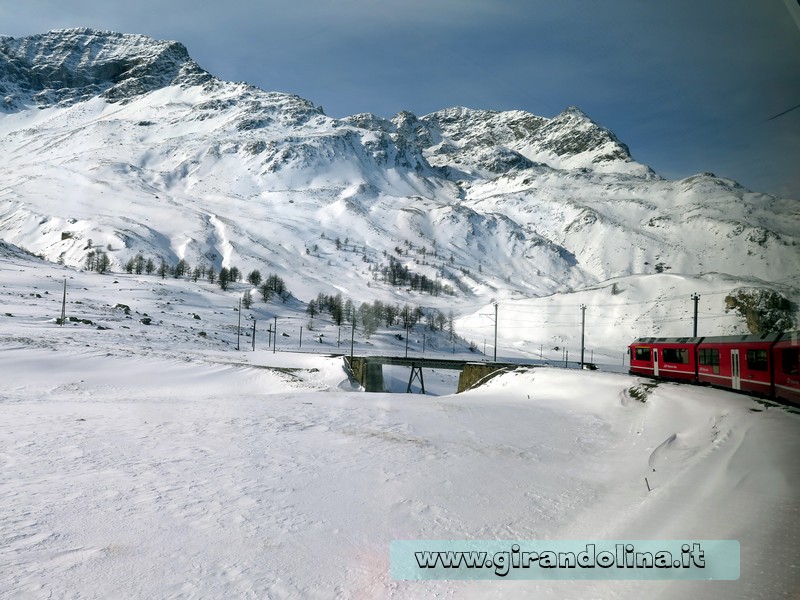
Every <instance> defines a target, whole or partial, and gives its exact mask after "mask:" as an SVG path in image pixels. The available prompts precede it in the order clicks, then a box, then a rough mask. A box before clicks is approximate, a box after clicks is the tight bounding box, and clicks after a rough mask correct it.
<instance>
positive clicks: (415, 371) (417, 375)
mask: <svg viewBox="0 0 800 600" xmlns="http://www.w3.org/2000/svg"><path fill="white" fill-rule="evenodd" d="M414 379H419V385H420V387H421V388H422V389H421V390H420V392H419V393H420V394H424V393H425V380H424V379H422V367H419V366H417V365H416V364H415V363H411V375H410V376H409V378H408V387H407V388H406V394H410V393H411V384H412V383H414Z"/></svg>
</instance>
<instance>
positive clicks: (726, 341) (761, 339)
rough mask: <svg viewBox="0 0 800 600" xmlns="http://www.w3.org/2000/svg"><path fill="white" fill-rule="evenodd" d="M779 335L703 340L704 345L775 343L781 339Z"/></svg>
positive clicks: (720, 337)
mask: <svg viewBox="0 0 800 600" xmlns="http://www.w3.org/2000/svg"><path fill="white" fill-rule="evenodd" d="M781 335H782V334H780V333H763V334H761V335H718V336H714V337H707V338H703V343H704V344H730V343H731V342H748V343H754V342H775V341H777V340H778V338H780V337H781Z"/></svg>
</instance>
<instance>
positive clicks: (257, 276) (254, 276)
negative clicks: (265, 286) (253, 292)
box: [247, 269, 261, 287]
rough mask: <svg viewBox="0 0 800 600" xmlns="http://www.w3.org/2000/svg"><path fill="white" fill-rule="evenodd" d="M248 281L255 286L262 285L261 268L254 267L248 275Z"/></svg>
mask: <svg viewBox="0 0 800 600" xmlns="http://www.w3.org/2000/svg"><path fill="white" fill-rule="evenodd" d="M247 281H249V282H250V284H251V285H253V286H255V287H258V286H259V285H261V273H260V272H259V270H258V269H254V270H252V271H250V273H249V274H248V275H247Z"/></svg>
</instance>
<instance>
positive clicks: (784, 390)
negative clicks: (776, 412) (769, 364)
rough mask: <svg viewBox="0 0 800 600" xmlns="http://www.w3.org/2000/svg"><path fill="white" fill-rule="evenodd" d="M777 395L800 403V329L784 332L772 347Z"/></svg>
mask: <svg viewBox="0 0 800 600" xmlns="http://www.w3.org/2000/svg"><path fill="white" fill-rule="evenodd" d="M772 360H773V366H774V374H775V397H776V398H780V399H782V400H787V401H789V402H793V403H795V404H800V331H791V332H789V333H784V334H783V335H782V336H781V339H780V341H779V342H778V343H777V344H775V346H774V347H773V348H772Z"/></svg>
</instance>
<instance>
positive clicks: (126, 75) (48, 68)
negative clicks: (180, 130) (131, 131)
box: [0, 29, 213, 108]
mask: <svg viewBox="0 0 800 600" xmlns="http://www.w3.org/2000/svg"><path fill="white" fill-rule="evenodd" d="M211 80H213V78H212V77H211V75H209V74H208V73H206V72H205V71H203V70H202V69H201V68H200V67H199V66H198V65H197V64H196V63H195V62H194V61H193V60H192V59H191V58H190V57H189V53H188V52H187V50H186V47H185V46H184V45H183V44H181V43H179V42H171V41H156V40H153V39H151V38H148V37H146V36H143V35H130V34H120V33H113V32H108V31H94V30H91V29H67V30H55V31H50V32H48V33H44V34H41V35H33V36H30V37H25V38H20V39H14V38H9V37H5V38H0V95H2V96H3V97H4V104H5V106H6V108H14V107H16V106H18V105H19V103H20V101H24V100H25V99H26V97H28V96H29V97H31V98H33V100H34V101H35V102H36V103H37V104H38V105H39V106H42V107H44V106H50V105H53V104H68V103H73V102H78V101H81V100H86V99H88V98H91V97H93V96H102V97H104V98H106V99H108V100H109V101H120V100H125V99H128V98H131V97H133V96H136V95H139V94H144V93H147V92H150V91H153V90H156V89H159V88H162V87H164V86H168V85H199V84H202V83H206V82H210V81H211Z"/></svg>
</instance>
